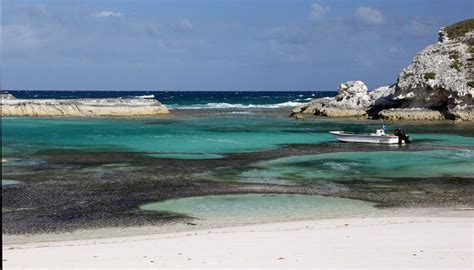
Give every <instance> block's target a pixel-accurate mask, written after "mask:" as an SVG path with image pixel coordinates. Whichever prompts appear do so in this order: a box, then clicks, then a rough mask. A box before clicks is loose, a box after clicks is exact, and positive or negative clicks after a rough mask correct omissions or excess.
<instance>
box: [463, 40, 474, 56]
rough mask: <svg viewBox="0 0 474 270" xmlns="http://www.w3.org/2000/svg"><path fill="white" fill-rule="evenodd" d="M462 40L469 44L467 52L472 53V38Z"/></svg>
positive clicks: (473, 48) (473, 49)
mask: <svg viewBox="0 0 474 270" xmlns="http://www.w3.org/2000/svg"><path fill="white" fill-rule="evenodd" d="M464 42H465V43H466V44H467V46H469V49H468V51H469V53H471V54H474V38H468V39H466V40H465V41H464Z"/></svg>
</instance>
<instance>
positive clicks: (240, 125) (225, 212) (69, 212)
mask: <svg viewBox="0 0 474 270" xmlns="http://www.w3.org/2000/svg"><path fill="white" fill-rule="evenodd" d="M192 111H193V112H183V111H180V112H173V114H171V115H169V116H163V117H160V118H136V119H133V118H128V119H116V118H96V119H85V118H83V119H80V118H79V119H76V118H75V119H72V118H71V119H69V118H3V119H2V158H4V159H6V162H5V163H2V167H3V169H4V170H3V171H2V177H3V178H5V179H9V180H13V181H22V182H21V183H22V185H21V186H20V188H9V189H8V190H7V191H6V192H5V194H6V195H8V197H7V199H4V204H5V205H7V206H8V209H9V212H8V213H7V214H4V215H5V216H6V217H7V220H8V222H7V223H3V224H6V226H4V228H7V229H8V230H9V231H14V232H17V231H21V232H25V231H27V232H31V231H33V232H34V229H35V228H36V227H39V225H38V224H41V226H42V227H41V228H46V229H48V230H49V228H53V229H54V230H60V229H61V228H62V226H66V227H67V226H70V225H71V224H72V225H74V226H70V227H68V228H72V229H76V228H77V227H80V226H82V225H80V224H86V225H83V226H89V225H87V224H93V226H96V225H97V222H96V220H95V219H101V218H103V217H105V218H103V220H100V221H98V223H100V224H112V223H108V222H109V220H112V221H113V220H117V223H113V224H112V226H120V225H122V223H121V222H124V223H125V224H136V223H135V221H136V220H135V219H134V218H137V217H136V216H133V215H134V214H135V213H136V212H139V213H142V212H141V211H136V210H137V209H136V208H137V207H138V206H137V205H141V204H143V203H144V202H150V201H155V200H158V199H168V198H181V197H186V196H200V195H208V194H222V193H236V192H237V193H248V192H256V191H255V190H259V192H277V193H279V192H282V190H284V191H287V192H301V193H304V192H302V190H304V189H305V187H306V186H305V185H306V184H316V185H317V184H318V183H321V182H324V181H326V182H330V181H337V180H363V179H366V180H370V181H371V182H378V181H381V182H384V181H388V180H389V179H401V180H405V179H407V181H409V179H408V178H410V179H412V180H413V179H419V178H428V177H442V178H445V179H448V180H450V179H451V178H454V177H458V178H463V179H462V180H465V179H467V178H472V177H473V176H474V154H473V153H474V125H472V124H446V123H445V122H443V123H428V124H426V123H425V124H423V123H401V124H397V125H395V124H393V123H389V124H387V123H385V125H386V126H388V128H389V129H392V130H393V129H394V128H395V127H401V128H403V129H405V130H406V131H407V133H408V134H409V135H410V136H411V137H412V139H413V144H411V145H406V146H402V147H399V146H394V147H391V146H374V145H369V146H367V145H362V146H361V145H355V144H342V143H338V142H337V141H336V140H335V139H334V138H333V137H332V136H331V135H330V134H329V133H328V132H329V131H331V130H346V131H354V132H370V131H373V130H375V129H376V128H379V126H380V123H379V122H377V121H361V120H347V119H321V118H315V119H313V118H309V119H306V120H304V121H295V120H294V119H290V118H288V117H287V111H286V110H285V111H271V112H270V111H258V110H252V111H234V110H227V111H202V110H192ZM5 172H6V173H5ZM320 180H324V181H320ZM458 180H459V179H458ZM249 182H250V183H259V184H277V185H247V183H249ZM348 182H351V181H348ZM351 183H353V182H351ZM2 184H3V183H2ZM464 184H465V182H462V181H461V182H460V184H459V186H457V187H455V188H457V190H458V191H459V190H460V189H462V190H464V186H463V185H464ZM282 185H288V186H282ZM321 185H324V183H322V184H321ZM327 186H329V187H330V188H332V187H334V189H337V188H340V187H341V186H342V184H341V182H338V183H330V184H328V185H327ZM327 186H324V187H323V188H326V187H327ZM443 187H444V186H443ZM292 188H294V189H292ZM316 188H318V187H316ZM342 188H343V189H344V188H345V187H342ZM344 190H345V189H344ZM435 190H436V189H435ZM332 191H334V190H332ZM15 192H16V193H15ZM316 192H317V191H316ZM336 192H337V190H336ZM347 192H349V195H350V194H351V193H350V192H351V191H347ZM358 192H361V193H363V192H364V190H362V191H358ZM371 192H373V191H371ZM421 192H424V191H423V190H421ZM458 193H460V194H462V192H458ZM51 194H55V195H54V196H51ZM320 194H328V193H320ZM329 194H333V193H329ZM380 194H382V195H381V196H384V193H380ZM410 194H411V193H410ZM423 194H425V193H423ZM426 194H428V193H426ZM343 196H347V193H346V194H344V195H343ZM390 196H393V198H396V195H394V194H393V193H392V194H391V195H390ZM407 196H408V195H407ZM417 196H418V195H417ZM426 196H429V195H426ZM8 198H9V199H8ZM18 198H20V199H18ZM32 198H33V199H32ZM353 198H361V197H353ZM362 198H363V199H366V198H367V197H363V196H362ZM370 198H374V197H373V196H372V197H370ZM466 198H467V197H466ZM402 199H403V201H405V197H403V198H402ZM422 199H423V200H424V201H426V200H425V197H423V198H422ZM428 199H429V198H428ZM441 199H444V197H442V198H441ZM449 199H450V200H451V198H449ZM466 200H468V199H464V201H466ZM379 201H380V200H379ZM392 201H395V202H396V203H400V201H401V200H398V201H397V200H392ZM392 201H388V204H389V203H390V202H392ZM415 201H416V200H415ZM36 202H41V205H46V206H45V207H43V208H35V203H36ZM384 202H386V201H384ZM416 202H418V201H416ZM57 205H61V206H62V207H60V208H57V207H56V206H57ZM16 209H18V211H17V210H16ZM21 209H33V210H29V211H31V212H28V213H29V214H28V215H25V214H23V213H24V212H21V211H22V210H21ZM142 209H146V210H152V211H171V212H176V213H180V214H186V215H190V216H193V217H195V218H196V221H195V222H198V223H205V224H207V225H213V224H217V225H226V224H227V225H230V224H244V223H258V222H270V221H285V220H294V219H304V218H324V217H336V216H351V215H356V214H357V213H362V214H364V213H368V212H370V211H375V210H374V205H373V204H372V203H367V202H361V201H356V200H346V199H337V198H330V197H320V196H307V195H271V194H266V195H262V194H260V195H257V194H247V195H225V196H202V197H192V198H182V199H176V200H168V201H164V202H159V203H156V204H149V205H145V206H142ZM110 216H112V217H113V218H108V217H110ZM131 216H132V217H131ZM153 216H156V215H153ZM45 217H47V218H45ZM71 217H73V218H76V219H77V220H78V221H77V222H76V223H74V222H70V220H71ZM89 217H91V218H90V219H92V220H88V218H89ZM139 218H142V219H141V220H142V222H145V221H143V220H146V219H147V218H148V217H142V216H140V217H139ZM158 218H159V217H158ZM168 218H169V217H168ZM18 220H21V222H18ZM122 220H123V221H122ZM138 220H140V219H138ZM193 222H194V221H193ZM76 224H79V225H78V226H77V227H76V226H75V225H76ZM18 226H20V227H21V226H22V227H21V228H22V230H14V229H15V228H16V227H18ZM91 226H92V225H91Z"/></svg>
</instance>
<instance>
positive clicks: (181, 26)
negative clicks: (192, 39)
mask: <svg viewBox="0 0 474 270" xmlns="http://www.w3.org/2000/svg"><path fill="white" fill-rule="evenodd" d="M173 28H174V30H177V31H190V30H193V28H194V25H193V23H192V22H191V21H190V20H188V19H179V20H178V21H177V22H176V23H175V24H174V25H173Z"/></svg>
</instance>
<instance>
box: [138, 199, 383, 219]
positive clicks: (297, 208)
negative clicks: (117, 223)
mask: <svg viewBox="0 0 474 270" xmlns="http://www.w3.org/2000/svg"><path fill="white" fill-rule="evenodd" d="M140 209H141V210H146V211H156V212H173V213H179V214H184V215H187V216H190V217H193V218H195V219H196V220H194V221H193V222H195V223H197V224H207V223H214V224H215V225H231V224H232V225H237V224H247V223H260V222H275V221H285V220H299V219H308V218H335V217H340V216H346V217H348V216H356V215H362V214H367V213H370V212H373V211H374V210H375V208H374V204H373V203H369V202H363V201H358V200H350V199H341V198H333V197H325V196H317V195H296V194H243V195H217V196H200V197H191V198H183V199H173V200H167V201H163V202H157V203H150V204H145V205H143V206H141V207H140Z"/></svg>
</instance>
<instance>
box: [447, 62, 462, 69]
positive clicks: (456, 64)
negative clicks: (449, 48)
mask: <svg viewBox="0 0 474 270" xmlns="http://www.w3.org/2000/svg"><path fill="white" fill-rule="evenodd" d="M449 67H450V68H452V69H455V70H457V71H461V68H462V63H461V61H459V60H458V59H455V60H454V61H453V63H452V64H451V65H450V66H449Z"/></svg>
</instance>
